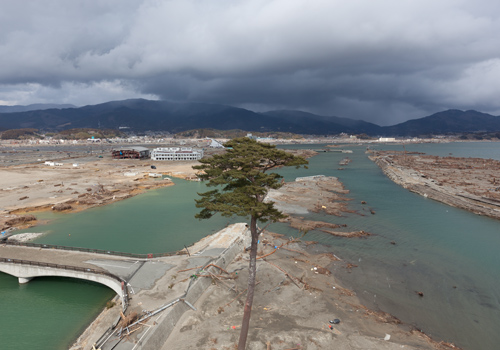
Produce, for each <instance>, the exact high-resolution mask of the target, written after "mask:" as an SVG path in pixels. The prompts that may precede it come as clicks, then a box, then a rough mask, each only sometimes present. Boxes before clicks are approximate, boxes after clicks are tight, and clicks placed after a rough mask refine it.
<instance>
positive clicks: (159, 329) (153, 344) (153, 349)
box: [136, 230, 250, 350]
mask: <svg viewBox="0 0 500 350" xmlns="http://www.w3.org/2000/svg"><path fill="white" fill-rule="evenodd" d="M249 244H250V234H249V233H248V230H247V231H246V232H245V233H244V234H243V235H242V238H241V239H238V240H237V241H235V242H234V243H233V244H232V245H231V246H229V247H228V248H227V249H226V250H225V251H224V252H222V254H221V255H220V256H219V257H218V258H217V259H216V260H215V261H213V262H212V263H213V264H215V265H217V266H220V267H222V268H226V266H227V265H229V263H230V262H231V261H233V259H234V258H235V257H236V255H237V254H238V253H240V252H242V251H243V250H244V249H245V248H246V247H247V246H248V245H249ZM210 269H214V268H213V267H212V268H210ZM213 272H215V271H213ZM217 272H218V271H217ZM211 284H212V280H211V279H210V278H199V279H197V280H196V281H195V282H194V283H193V284H192V285H191V288H189V291H188V293H187V295H186V296H185V297H184V299H185V300H187V301H188V302H189V303H191V304H192V305H194V304H195V303H196V301H197V300H198V299H199V298H200V296H201V295H202V294H203V292H204V291H205V290H206V289H207V288H208V287H209V286H210V285H211ZM188 310H191V309H190V308H189V306H187V305H186V304H185V303H183V302H179V303H177V304H175V305H174V306H173V307H172V308H171V309H170V311H169V313H168V314H167V315H166V317H165V318H164V319H163V320H161V321H160V322H159V323H158V325H157V326H156V327H154V328H151V331H150V333H149V334H148V335H147V336H146V337H144V339H142V340H141V341H140V343H139V344H137V348H136V349H137V350H139V349H140V350H158V349H161V348H162V346H163V344H165V342H166V341H167V339H168V337H169V336H170V333H172V331H173V329H174V327H175V325H176V324H177V322H178V321H179V319H180V318H181V317H182V315H183V314H184V312H186V311H188Z"/></svg>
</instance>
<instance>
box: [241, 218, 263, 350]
mask: <svg viewBox="0 0 500 350" xmlns="http://www.w3.org/2000/svg"><path fill="white" fill-rule="evenodd" d="M250 232H251V234H252V243H251V244H250V264H249V266H248V291H247V300H246V301H245V310H244V312H243V321H242V322H241V332H240V340H239V342H238V350H245V345H246V342H247V336H248V329H249V327H250V314H251V313H252V304H253V294H254V290H255V276H256V270H257V241H258V239H259V236H258V234H257V219H256V218H254V217H252V218H251V221H250Z"/></svg>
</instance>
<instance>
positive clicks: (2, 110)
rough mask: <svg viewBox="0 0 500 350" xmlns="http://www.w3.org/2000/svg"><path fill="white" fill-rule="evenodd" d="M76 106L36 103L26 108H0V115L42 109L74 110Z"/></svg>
mask: <svg viewBox="0 0 500 350" xmlns="http://www.w3.org/2000/svg"><path fill="white" fill-rule="evenodd" d="M75 107H76V106H74V105H70V104H62V105H61V104H47V103H37V104H31V105H27V106H0V113H17V112H27V111H36V110H44V109H53V108H59V109H61V108H75Z"/></svg>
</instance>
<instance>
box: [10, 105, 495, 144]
mask: <svg viewBox="0 0 500 350" xmlns="http://www.w3.org/2000/svg"><path fill="white" fill-rule="evenodd" d="M31 106H33V105H31ZM44 106H45V107H47V105H44ZM56 106H58V107H57V108H48V109H45V108H44V109H37V110H29V111H19V112H0V130H6V129H20V128H35V129H40V130H47V131H60V130H66V129H73V128H99V129H119V128H120V127H127V128H128V129H129V130H131V131H136V132H141V131H146V130H158V131H169V132H171V133H178V132H183V131H187V130H194V129H218V130H233V129H239V130H245V131H250V132H252V131H253V132H285V133H295V134H313V135H332V134H339V133H342V132H344V133H347V134H363V133H364V134H367V135H371V136H379V135H380V136H382V135H384V136H418V135H427V134H446V133H457V132H474V131H489V132H491V131H500V117H495V116H492V115H489V114H485V113H480V112H476V111H466V112H462V111H459V110H449V111H445V112H440V113H436V114H434V115H431V116H428V117H425V118H421V119H415V120H409V121H407V122H404V123H401V124H397V125H393V126H387V127H381V126H378V125H376V124H372V123H368V122H365V121H362V120H353V119H348V118H341V117H336V116H319V115H315V114H312V113H307V112H302V111H295V110H277V111H269V112H264V113H256V112H252V111H249V110H247V109H243V108H237V107H232V106H226V105H219V104H210V103H180V102H170V101H150V100H144V99H130V100H123V101H111V102H106V103H101V104H97V105H89V106H84V107H79V108H76V107H67V108H66V107H64V106H66V105H56ZM0 107H6V106H0ZM14 107H30V106H11V108H14Z"/></svg>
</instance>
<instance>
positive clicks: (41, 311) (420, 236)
mask: <svg viewBox="0 0 500 350" xmlns="http://www.w3.org/2000/svg"><path fill="white" fill-rule="evenodd" d="M499 146H500V145H499V144H498V143H487V142H481V143H453V144H417V145H407V146H406V149H407V150H408V151H420V152H425V153H427V154H434V155H441V156H446V155H449V154H450V153H451V154H452V155H453V156H465V157H469V156H473V157H483V158H495V159H500V151H499V150H500V147H499ZM286 147H292V146H286ZM293 147H300V148H318V147H321V145H314V146H311V145H307V146H305V145H301V146H293ZM344 147H345V148H346V149H351V150H353V153H352V154H347V155H348V156H349V158H351V160H352V162H351V163H350V164H349V165H348V166H345V167H344V169H343V170H339V165H338V162H339V161H340V160H341V159H342V158H344V157H345V156H346V154H341V153H331V152H330V153H320V154H319V155H317V156H316V157H313V158H311V159H310V166H309V169H301V170H296V169H294V168H285V169H280V173H281V174H282V175H283V176H284V177H285V179H286V180H287V181H292V180H294V178H295V177H297V176H308V175H317V174H323V175H329V176H337V177H339V179H340V180H341V181H342V182H343V183H344V185H345V187H346V188H347V189H349V190H350V191H351V192H350V194H349V195H348V196H349V197H350V198H352V201H351V204H350V205H351V207H352V209H355V210H357V213H356V214H347V215H346V216H345V217H342V218H339V217H334V216H328V215H323V214H309V215H308V219H311V220H323V221H328V222H332V223H345V224H347V225H348V229H349V230H353V231H354V230H365V231H369V232H371V233H373V234H374V235H373V236H370V237H369V238H367V239H358V238H356V239H345V238H338V237H333V236H329V235H327V234H325V233H322V232H319V231H311V232H309V233H308V234H307V236H306V239H307V240H314V241H318V242H320V243H321V244H323V245H325V246H327V247H328V249H331V251H333V252H334V253H335V254H336V255H338V256H340V257H341V258H342V259H344V260H345V261H349V262H351V263H353V264H356V265H357V266H358V267H356V268H353V269H352V271H351V272H350V273H349V272H348V270H346V269H343V268H340V269H338V270H336V271H335V274H336V276H337V277H338V278H340V279H341V280H342V281H343V282H344V283H345V285H346V286H348V287H350V288H352V289H354V290H355V291H356V292H357V294H358V296H359V297H360V298H361V299H362V301H363V302H364V303H365V305H367V306H369V307H371V308H374V309H381V310H383V311H386V312H389V313H392V314H394V315H395V316H397V317H398V318H400V319H401V320H402V321H403V322H406V323H408V324H412V325H414V326H415V327H417V328H419V329H422V330H423V331H425V332H426V333H427V334H429V335H432V336H434V337H436V338H438V339H443V340H446V341H451V342H454V343H455V344H457V345H459V346H461V347H463V348H464V349H469V350H472V349H495V348H497V345H498V344H500V333H499V332H498V331H497V328H498V324H500V279H498V276H499V275H500V255H499V254H498V253H497V252H498V247H500V222H499V221H497V220H493V219H489V218H486V217H481V216H478V215H475V214H471V213H468V212H466V211H464V210H460V209H455V208H452V207H449V206H446V205H443V204H440V203H437V202H435V201H432V200H430V199H426V198H423V197H421V196H419V195H416V194H413V193H410V192H408V191H407V190H405V189H403V188H401V187H400V186H398V185H396V184H394V183H393V182H392V181H390V180H389V179H387V178H386V177H385V175H384V174H383V173H382V171H381V170H380V169H379V168H378V167H377V166H376V165H375V164H374V163H372V162H371V161H370V160H369V159H368V158H367V156H366V154H365V149H366V146H357V145H356V146H353V145H344ZM372 148H377V149H390V148H393V149H400V148H401V146H398V145H391V146H389V145H377V146H372ZM175 183H176V185H175V186H173V187H169V188H163V189H159V190H154V191H150V192H148V193H146V194H143V195H140V196H137V197H134V198H131V199H128V200H125V201H122V202H118V203H115V204H112V205H109V206H105V207H100V208H95V209H91V210H87V211H84V212H81V213H75V214H66V215H62V214H52V213H45V214H43V215H42V216H43V218H46V219H51V221H50V223H49V224H48V225H44V226H39V227H37V228H35V229H31V232H33V231H36V232H47V234H46V235H45V236H43V237H41V238H40V239H38V242H40V243H48V244H60V245H70V246H78V247H89V248H99V249H111V250H117V251H126V252H135V253H154V252H163V251H173V250H178V249H182V248H183V246H184V245H185V244H186V245H188V244H191V243H193V242H194V241H196V240H198V239H200V238H201V237H203V236H205V235H207V234H210V233H212V232H215V231H217V230H219V229H221V228H222V227H223V226H225V225H226V224H227V223H228V219H227V218H221V217H218V218H214V219H211V220H208V221H203V222H200V221H198V220H196V219H194V214H195V213H196V211H197V209H196V208H195V206H194V201H193V199H194V198H196V192H201V191H204V190H205V187H204V185H203V184H201V183H196V182H187V181H182V180H175ZM361 201H366V203H367V204H366V205H362V204H361ZM371 210H373V211H374V212H375V215H373V214H371V213H370V211H371ZM233 221H236V220H233ZM270 229H271V230H273V231H276V232H280V233H284V234H287V235H297V234H298V233H297V232H296V231H295V230H293V229H290V228H289V227H288V226H286V225H284V224H275V225H272V226H271V227H270ZM391 241H394V242H396V244H395V245H393V244H391V243H390V242H391ZM416 291H422V292H424V295H425V296H424V297H423V298H421V297H418V295H417V294H416ZM0 293H1V294H0V295H1V296H2V297H1V298H0V310H2V316H3V317H2V318H0V330H1V333H0V341H1V344H2V349H16V350H17V349H27V348H36V349H66V348H68V346H69V345H70V344H71V342H72V341H73V340H74V338H75V337H76V336H77V335H78V334H79V333H80V332H81V331H82V329H83V328H84V327H85V326H86V325H87V324H88V323H89V322H90V320H92V319H93V318H94V317H95V316H96V314H97V313H98V312H99V311H100V310H101V309H102V307H103V306H104V305H105V303H106V301H107V300H109V298H111V297H112V296H113V293H112V292H111V291H110V290H108V289H107V288H106V287H103V286H99V285H96V284H92V283H87V282H80V281H77V280H72V279H65V278H37V279H34V280H32V281H31V282H30V283H28V284H26V285H19V284H18V283H17V279H16V278H13V277H11V276H8V275H5V274H1V273H0Z"/></svg>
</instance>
